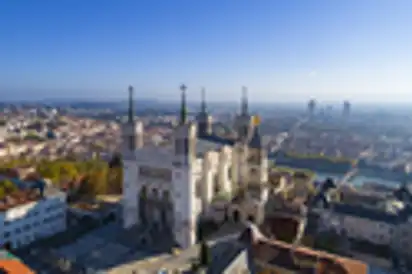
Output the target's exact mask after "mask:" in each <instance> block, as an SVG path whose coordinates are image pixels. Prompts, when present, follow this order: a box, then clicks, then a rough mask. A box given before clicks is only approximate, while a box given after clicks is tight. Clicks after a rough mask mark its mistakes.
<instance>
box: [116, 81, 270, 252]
mask: <svg viewBox="0 0 412 274" xmlns="http://www.w3.org/2000/svg"><path fill="white" fill-rule="evenodd" d="M181 91H182V102H181V103H182V106H181V115H180V123H179V125H178V126H177V127H176V128H175V132H174V140H173V144H172V145H170V146H169V147H155V146H153V145H145V144H143V126H142V123H141V122H140V121H135V120H134V112H133V88H132V87H130V88H129V118H128V122H127V123H125V124H123V126H122V132H123V159H124V186H123V191H124V193H123V222H124V227H125V228H130V227H132V226H135V225H139V224H140V225H144V226H147V227H150V226H151V225H153V226H156V227H162V228H163V229H167V230H170V231H171V233H172V234H173V236H174V238H175V241H176V243H178V244H179V245H180V246H181V247H182V248H187V247H189V246H191V245H193V244H194V243H195V242H196V231H197V229H196V227H197V223H198V219H199V216H201V215H202V214H204V213H206V212H207V211H208V210H209V205H210V204H211V203H212V200H213V199H214V198H215V197H217V196H220V195H221V194H224V195H228V196H229V197H230V196H232V195H233V194H234V192H235V191H236V190H237V189H238V188H239V187H244V186H246V185H247V184H251V183H254V184H261V183H266V182H267V180H268V172H267V169H268V159H267V155H266V152H265V151H264V150H263V148H262V146H261V138H260V134H259V129H258V127H257V126H255V125H254V124H253V120H254V119H253V116H251V115H250V114H249V112H248V105H247V98H246V94H244V96H243V99H242V110H241V113H240V115H239V116H238V117H237V119H236V121H235V129H236V131H237V133H238V139H237V140H228V139H224V138H221V137H218V136H216V135H213V133H212V132H211V117H210V116H209V115H208V113H207V110H206V103H205V102H204V99H203V100H202V101H203V102H202V108H201V112H200V113H199V115H198V116H197V118H196V119H197V122H188V121H187V120H186V93H185V92H186V87H185V86H184V85H183V86H182V87H181Z"/></svg>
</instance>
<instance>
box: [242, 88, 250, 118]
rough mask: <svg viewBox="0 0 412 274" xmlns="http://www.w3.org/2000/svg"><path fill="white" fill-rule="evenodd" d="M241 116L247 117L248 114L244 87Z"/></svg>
mask: <svg viewBox="0 0 412 274" xmlns="http://www.w3.org/2000/svg"><path fill="white" fill-rule="evenodd" d="M241 114H242V115H248V114H249V107H248V98H247V88H246V87H242V102H241Z"/></svg>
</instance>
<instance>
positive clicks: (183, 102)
mask: <svg viewBox="0 0 412 274" xmlns="http://www.w3.org/2000/svg"><path fill="white" fill-rule="evenodd" d="M180 90H181V91H182V98H181V105H180V124H181V125H183V124H186V120H187V109H186V90H187V87H186V86H185V85H184V84H182V85H181V86H180Z"/></svg>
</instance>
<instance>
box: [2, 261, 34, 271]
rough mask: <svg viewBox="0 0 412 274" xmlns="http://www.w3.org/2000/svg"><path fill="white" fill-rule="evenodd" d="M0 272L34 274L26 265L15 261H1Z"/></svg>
mask: <svg viewBox="0 0 412 274" xmlns="http://www.w3.org/2000/svg"><path fill="white" fill-rule="evenodd" d="M0 270H3V271H4V272H5V273H8V274H23V273H24V274H34V273H35V272H34V271H33V270H31V269H30V268H29V267H27V266H26V265H25V264H24V263H22V262H21V261H19V260H15V259H0Z"/></svg>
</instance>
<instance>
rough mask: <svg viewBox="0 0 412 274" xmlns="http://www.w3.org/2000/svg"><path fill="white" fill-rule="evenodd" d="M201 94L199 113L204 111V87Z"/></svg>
mask: <svg viewBox="0 0 412 274" xmlns="http://www.w3.org/2000/svg"><path fill="white" fill-rule="evenodd" d="M201 96H202V102H201V104H200V112H201V113H206V98H205V97H206V96H205V88H202V91H201Z"/></svg>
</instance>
